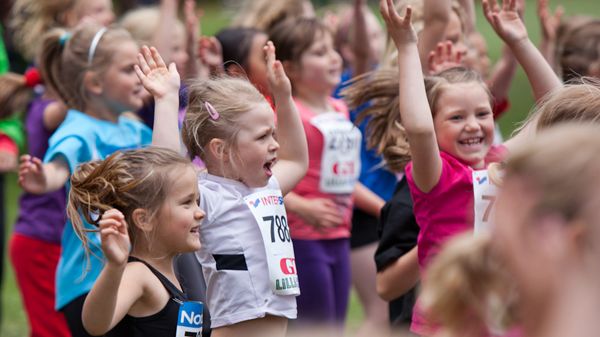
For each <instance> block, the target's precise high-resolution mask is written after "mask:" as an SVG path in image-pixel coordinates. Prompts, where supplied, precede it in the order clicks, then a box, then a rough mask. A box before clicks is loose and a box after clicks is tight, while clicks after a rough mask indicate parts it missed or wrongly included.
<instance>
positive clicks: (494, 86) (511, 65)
mask: <svg viewBox="0 0 600 337" xmlns="http://www.w3.org/2000/svg"><path fill="white" fill-rule="evenodd" d="M517 66H518V63H517V60H516V59H515V56H514V55H513V53H512V51H511V50H510V48H509V47H508V46H504V48H503V49H502V56H501V57H500V59H499V60H498V62H496V64H495V65H494V69H493V70H492V74H491V75H490V78H489V80H488V87H489V88H490V92H491V93H492V96H493V97H494V98H495V99H496V100H499V99H505V98H507V97H508V91H509V90H510V85H511V83H512V81H513V78H514V77H515V73H516V71H517Z"/></svg>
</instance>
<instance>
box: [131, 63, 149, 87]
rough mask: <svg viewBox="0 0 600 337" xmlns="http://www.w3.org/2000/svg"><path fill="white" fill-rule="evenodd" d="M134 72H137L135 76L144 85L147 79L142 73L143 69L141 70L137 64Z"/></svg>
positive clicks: (134, 66)
mask: <svg viewBox="0 0 600 337" xmlns="http://www.w3.org/2000/svg"><path fill="white" fill-rule="evenodd" d="M133 70H134V71H135V74H136V75H137V77H138V78H139V79H140V81H142V84H143V82H144V80H145V79H146V75H145V74H144V73H143V72H142V69H140V66H139V65H137V64H134V65H133Z"/></svg>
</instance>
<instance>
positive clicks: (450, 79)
mask: <svg viewBox="0 0 600 337" xmlns="http://www.w3.org/2000/svg"><path fill="white" fill-rule="evenodd" d="M458 83H478V84H480V85H481V86H482V87H483V88H485V90H486V92H487V93H488V96H489V98H490V102H491V100H492V96H491V94H490V93H489V91H488V90H487V87H486V85H485V83H484V82H483V80H482V79H481V76H480V75H479V74H478V73H477V72H475V71H473V70H470V69H467V68H464V67H456V68H451V69H447V70H445V71H442V72H441V73H439V74H436V75H435V76H428V77H426V78H425V90H426V92H427V100H428V102H429V107H430V108H431V112H432V114H433V115H434V116H435V114H436V111H437V102H438V99H439V97H440V94H441V93H442V92H443V90H444V88H446V87H447V86H449V85H452V84H458ZM398 86H399V80H398V71H396V70H391V69H383V70H378V71H374V72H371V73H367V74H365V75H362V76H359V77H357V78H355V79H353V82H352V84H351V85H350V86H349V87H348V89H346V90H345V91H344V92H343V93H342V94H343V96H344V99H345V100H346V102H347V103H348V107H349V108H350V109H357V108H358V107H360V106H362V105H363V104H367V103H368V104H369V105H368V106H367V107H366V108H365V109H364V110H362V111H361V112H360V114H359V116H358V118H357V120H356V123H361V122H362V121H363V120H366V119H368V123H367V130H366V135H367V137H368V139H367V147H369V148H373V149H376V150H377V153H379V154H382V155H383V158H384V160H385V162H386V166H387V167H388V168H389V169H390V170H392V171H394V172H402V171H403V170H404V167H405V166H406V164H408V162H409V161H410V160H411V154H410V147H409V145H408V139H407V137H406V132H405V130H404V128H403V127H402V120H400V118H399V113H398V111H399V102H398Z"/></svg>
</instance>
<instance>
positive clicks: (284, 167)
mask: <svg viewBox="0 0 600 337" xmlns="http://www.w3.org/2000/svg"><path fill="white" fill-rule="evenodd" d="M265 54H266V58H267V78H268V80H269V87H270V90H271V93H272V94H273V99H274V101H275V106H276V110H277V134H278V135H279V137H280V139H279V144H280V148H279V151H278V154H277V156H278V157H279V160H278V161H277V164H276V165H275V166H274V167H273V174H274V175H275V177H277V180H278V181H279V186H280V187H281V193H282V194H283V195H284V196H285V195H286V194H287V193H288V192H290V191H291V190H292V189H293V188H294V186H296V184H297V183H298V182H299V181H300V180H302V178H304V175H305V174H306V171H307V170H308V144H307V143H306V134H305V133H304V127H303V126H302V121H301V120H300V114H299V113H298V110H297V109H296V104H295V103H294V101H293V100H292V85H291V84H290V80H289V79H288V78H287V76H286V75H285V71H284V70H283V65H282V64H281V62H280V61H278V60H276V59H275V47H274V46H273V43H272V42H271V41H269V42H267V45H266V46H265Z"/></svg>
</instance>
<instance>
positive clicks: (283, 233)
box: [262, 215, 292, 242]
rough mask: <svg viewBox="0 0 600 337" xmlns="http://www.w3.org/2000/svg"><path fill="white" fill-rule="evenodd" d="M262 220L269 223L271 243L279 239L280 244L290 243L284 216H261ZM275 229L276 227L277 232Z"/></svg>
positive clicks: (288, 229)
mask: <svg viewBox="0 0 600 337" xmlns="http://www.w3.org/2000/svg"><path fill="white" fill-rule="evenodd" d="M262 219H263V221H265V222H270V223H271V242H275V241H276V239H277V238H279V241H281V242H290V241H292V238H291V236H290V228H289V227H288V224H287V219H286V218H285V215H281V216H280V215H275V216H273V215H270V216H263V218H262ZM275 227H277V230H276V229H275ZM275 232H277V238H276V237H275Z"/></svg>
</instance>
